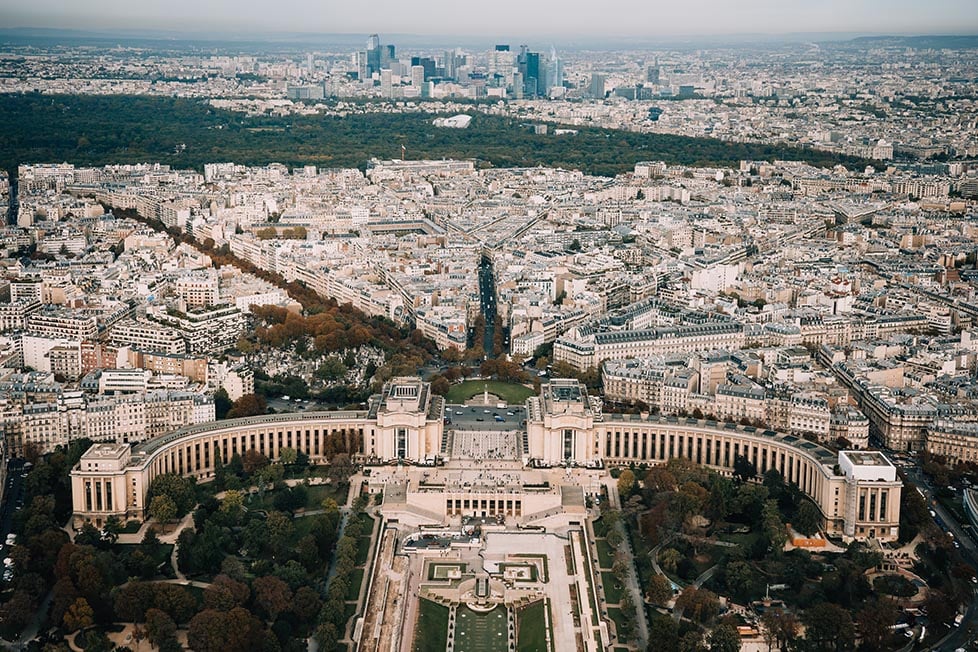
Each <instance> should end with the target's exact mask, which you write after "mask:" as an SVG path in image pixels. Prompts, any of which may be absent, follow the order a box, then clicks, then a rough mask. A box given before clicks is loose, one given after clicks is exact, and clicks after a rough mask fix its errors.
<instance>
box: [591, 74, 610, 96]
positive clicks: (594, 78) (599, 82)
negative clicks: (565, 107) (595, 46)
mask: <svg viewBox="0 0 978 652" xmlns="http://www.w3.org/2000/svg"><path fill="white" fill-rule="evenodd" d="M606 81H607V77H606V76H605V75H602V74H601V73H597V72H596V73H592V74H591V84H590V86H589V90H588V94H589V95H590V96H591V97H594V98H597V99H601V98H603V97H604V84H605V82H606Z"/></svg>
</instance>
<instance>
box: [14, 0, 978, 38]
mask: <svg viewBox="0 0 978 652" xmlns="http://www.w3.org/2000/svg"><path fill="white" fill-rule="evenodd" d="M0 27H7V28H13V27H49V28H75V29H84V30H91V29H156V30H173V31H179V32H187V33H192V32H204V31H207V32H226V33H229V34H234V33H235V32H248V33H252V34H255V33H265V32H268V33H270V32H305V33H349V34H354V33H363V34H370V33H374V32H376V33H380V34H384V33H388V34H391V33H397V34H425V35H427V34H430V35H452V34H456V35H459V36H469V37H472V36H482V37H492V36H494V35H497V34H498V35H500V36H521V35H536V36H565V37H614V36H622V37H632V38H635V37H639V38H641V37H656V36H677V35H729V34H790V33H815V32H842V33H863V34H978V3H976V1H975V0H587V1H582V0H529V1H527V0H483V1H481V2H480V1H478V0H476V1H472V0H469V1H468V2H463V1H459V0H361V1H351V0H166V1H165V2H163V1H161V0H0Z"/></svg>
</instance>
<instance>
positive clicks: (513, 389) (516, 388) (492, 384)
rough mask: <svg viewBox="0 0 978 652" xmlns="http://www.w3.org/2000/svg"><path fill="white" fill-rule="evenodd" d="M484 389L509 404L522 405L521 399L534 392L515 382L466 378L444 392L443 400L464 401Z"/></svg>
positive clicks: (451, 401) (528, 396) (450, 401)
mask: <svg viewBox="0 0 978 652" xmlns="http://www.w3.org/2000/svg"><path fill="white" fill-rule="evenodd" d="M486 389H488V390H489V393H490V394H495V395H496V396H498V397H499V398H500V399H501V400H503V401H505V402H506V403H507V404H509V405H522V404H523V401H525V400H526V399H528V398H530V397H531V396H533V395H534V394H535V393H536V392H534V391H533V389H532V388H530V387H525V386H523V385H519V384H517V383H504V382H501V381H499V380H466V381H464V382H461V383H459V384H458V385H452V387H451V389H449V390H448V393H447V394H445V401H446V402H448V403H464V402H465V401H467V400H469V399H470V398H472V397H473V396H475V395H476V394H481V393H482V392H483V391H484V390H486Z"/></svg>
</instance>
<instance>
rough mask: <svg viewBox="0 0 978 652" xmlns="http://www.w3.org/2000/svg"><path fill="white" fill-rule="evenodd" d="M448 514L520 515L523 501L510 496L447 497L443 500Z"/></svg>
mask: <svg viewBox="0 0 978 652" xmlns="http://www.w3.org/2000/svg"><path fill="white" fill-rule="evenodd" d="M445 513H446V514H447V515H448V516H463V515H471V516H497V515H500V514H502V515H505V516H522V515H523V501H522V500H519V499H512V498H507V499H503V498H499V499H497V498H482V499H478V498H475V499H469V498H449V499H447V500H446V501H445Z"/></svg>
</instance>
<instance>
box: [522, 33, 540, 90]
mask: <svg viewBox="0 0 978 652" xmlns="http://www.w3.org/2000/svg"><path fill="white" fill-rule="evenodd" d="M519 70H520V73H521V74H522V75H523V92H524V95H525V96H526V97H537V95H538V93H539V83H540V53H539V52H530V51H529V50H528V49H527V47H526V46H525V45H521V46H520V56H519Z"/></svg>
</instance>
